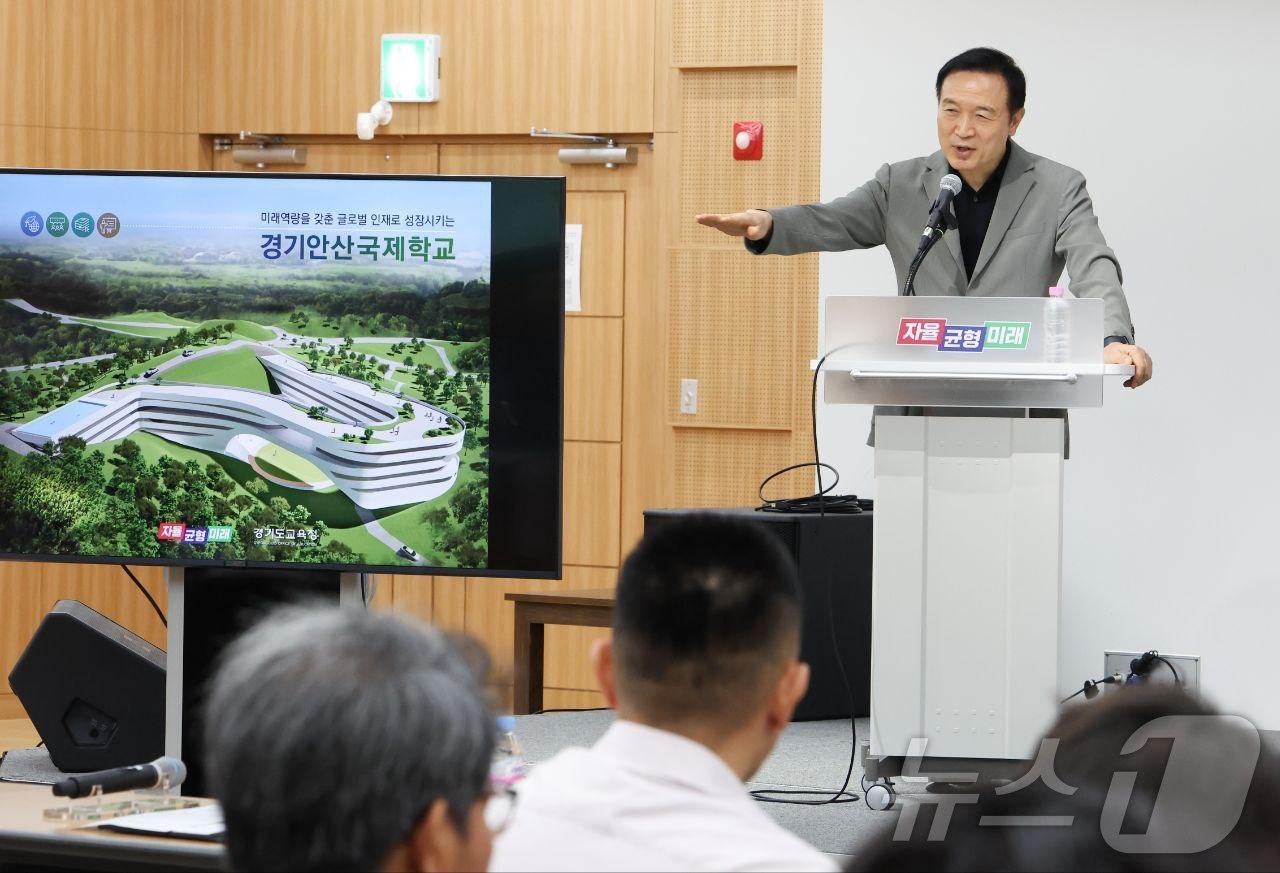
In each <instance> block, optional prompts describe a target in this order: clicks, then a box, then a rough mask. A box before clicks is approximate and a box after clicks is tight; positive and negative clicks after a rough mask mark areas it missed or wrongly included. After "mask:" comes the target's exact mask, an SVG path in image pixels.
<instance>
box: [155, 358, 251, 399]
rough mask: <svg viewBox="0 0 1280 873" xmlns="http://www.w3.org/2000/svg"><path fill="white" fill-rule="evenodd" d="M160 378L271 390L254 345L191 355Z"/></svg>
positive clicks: (169, 380)
mask: <svg viewBox="0 0 1280 873" xmlns="http://www.w3.org/2000/svg"><path fill="white" fill-rule="evenodd" d="M152 366H154V364H153V365H152ZM161 378H163V379H164V380H165V381H166V382H199V383H200V384H202V385H223V386H226V387H228V388H248V389H250V390H252V391H269V390H271V389H270V386H269V385H268V384H267V371H266V370H264V369H263V367H262V364H260V363H258V358H257V356H256V355H255V354H254V353H253V349H250V348H245V347H241V348H238V349H232V350H230V351H227V352H218V353H217V354H206V355H202V356H200V357H198V358H193V359H192V360H190V361H188V362H187V363H185V364H181V365H179V366H177V367H174V368H173V369H172V370H167V371H165V373H164V375H163V376H162V377H161Z"/></svg>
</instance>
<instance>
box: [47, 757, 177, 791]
mask: <svg viewBox="0 0 1280 873" xmlns="http://www.w3.org/2000/svg"><path fill="white" fill-rule="evenodd" d="M186 778H187V765H186V764H184V763H182V762H181V761H179V760H178V759H177V758H170V757H168V756H166V757H163V758H156V759H155V760H154V761H152V762H151V763H150V764H137V765H135V766H133V767H117V768H116V769H114V770H102V771H100V772H98V773H82V774H80V775H78V776H68V777H67V778H66V779H63V780H62V781H61V782H56V783H54V786H53V796H54V797H70V798H73V799H74V798H77V797H88V796H89V795H90V794H92V793H93V789H94V788H95V787H101V788H102V793H103V794H111V793H112V792H113V791H134V790H136V789H139V788H160V787H168V788H175V787H177V786H179V785H181V784H182V780H184V779H186ZM166 779H167V786H166Z"/></svg>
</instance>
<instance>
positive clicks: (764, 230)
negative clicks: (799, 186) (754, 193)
mask: <svg viewBox="0 0 1280 873" xmlns="http://www.w3.org/2000/svg"><path fill="white" fill-rule="evenodd" d="M697 218H698V224H702V225H706V226H707V227H714V228H715V229H716V230H718V231H720V232H721V233H727V234H728V235H729V236H745V237H746V238H747V239H749V240H752V241H753V242H754V241H755V240H759V239H764V238H765V237H766V236H768V235H769V231H770V230H772V229H773V216H772V215H770V214H769V213H767V212H765V211H764V210H763V209H748V210H747V211H746V212H731V213H729V214H727V215H713V214H708V213H703V214H702V215H699V216H698V217H697Z"/></svg>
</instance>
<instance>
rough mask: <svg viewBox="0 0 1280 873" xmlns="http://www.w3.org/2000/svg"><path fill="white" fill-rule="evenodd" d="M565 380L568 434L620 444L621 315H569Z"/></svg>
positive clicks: (565, 412) (565, 329)
mask: <svg viewBox="0 0 1280 873" xmlns="http://www.w3.org/2000/svg"><path fill="white" fill-rule="evenodd" d="M564 380H565V385H564V438H565V439H566V440H594V441H597V442H614V443H616V442H620V441H621V440H622V319H620V318H569V319H565V326H564Z"/></svg>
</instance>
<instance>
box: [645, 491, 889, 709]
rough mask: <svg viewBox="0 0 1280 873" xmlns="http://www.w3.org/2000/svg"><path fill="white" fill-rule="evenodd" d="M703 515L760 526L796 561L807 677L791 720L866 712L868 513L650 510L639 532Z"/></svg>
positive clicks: (868, 669)
mask: <svg viewBox="0 0 1280 873" xmlns="http://www.w3.org/2000/svg"><path fill="white" fill-rule="evenodd" d="M707 511H711V512H716V513H722V514H727V515H732V516H735V517H738V518H742V519H745V520H747V521H750V522H752V523H753V524H758V525H759V526H760V529H761V530H762V531H765V532H767V533H768V534H769V535H770V536H774V537H777V538H778V539H779V540H780V541H781V542H782V544H783V545H784V546H786V548H787V551H788V552H790V553H791V556H792V558H794V559H795V562H796V569H797V570H798V571H799V573H800V586H801V589H802V591H803V594H804V623H803V627H802V629H801V636H800V659H801V660H802V661H805V662H806V663H808V665H809V669H810V673H811V675H810V679H809V691H808V693H807V694H806V695H805V696H804V699H803V700H801V701H800V704H799V705H798V706H797V707H796V712H795V716H794V718H795V720H796V721H813V720H816V719H826V718H848V717H849V713H850V712H851V711H852V712H853V714H855V715H858V716H865V715H869V714H870V712H871V705H870V701H871V529H872V523H873V521H872V512H870V511H866V512H860V513H830V514H827V515H823V516H819V515H816V514H804V513H779V512H758V511H756V510H754V509H715V510H693V509H648V510H645V513H644V532H645V533H646V534H647V533H649V532H651V531H653V530H655V529H657V528H658V527H660V526H661V525H664V524H672V523H676V522H678V521H679V520H680V519H681V518H682V517H684V516H687V515H689V514H691V513H694V512H707ZM837 646H838V647H839V653H840V654H839V658H837V656H836V647H837ZM842 664H843V667H844V672H845V676H847V678H848V686H847V688H846V685H845V678H844V677H842V676H841V665H842ZM850 690H851V691H852V697H851V696H850Z"/></svg>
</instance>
